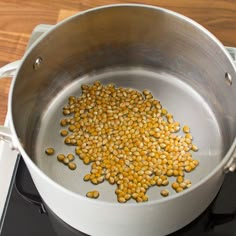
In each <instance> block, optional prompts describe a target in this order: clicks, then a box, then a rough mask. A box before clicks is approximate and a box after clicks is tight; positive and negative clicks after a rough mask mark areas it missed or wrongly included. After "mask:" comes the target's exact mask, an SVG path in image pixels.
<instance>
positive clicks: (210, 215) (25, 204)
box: [0, 25, 236, 236]
mask: <svg viewBox="0 0 236 236" xmlns="http://www.w3.org/2000/svg"><path fill="white" fill-rule="evenodd" d="M50 27H51V26H50V25H39V26H37V27H36V28H35V29H34V31H33V32H32V36H31V39H30V41H29V44H28V46H30V45H31V44H32V43H33V42H34V41H35V40H37V38H38V37H39V36H41V35H42V34H43V33H45V32H46V31H47V30H48V29H50ZM227 50H228V51H229V53H230V55H231V56H232V58H233V59H234V60H235V61H236V48H229V47H227ZM5 125H6V126H7V125H8V119H7V118H6V122H5ZM196 201H201V199H196ZM180 214H181V213H180ZM91 227H92V222H91ZM16 235H24V236H32V235H34V236H39V235H40V236H42V235H44V236H84V235H86V234H84V233H82V232H79V231H77V230H75V229H73V228H72V227H70V226H69V225H67V224H66V223H65V222H63V221H62V220H61V219H59V218H58V217H57V216H56V215H55V214H54V213H53V212H52V211H51V210H50V209H49V208H48V207H47V206H46V205H45V204H44V202H43V201H42V199H41V197H40V195H39V194H38V192H37V189H36V187H35V185H34V183H33V181H32V179H31V176H30V174H29V171H28V169H27V167H26V165H25V163H24V161H23V159H22V157H21V156H20V155H19V154H18V153H17V152H15V151H12V150H11V149H10V147H9V144H7V143H3V142H1V143H0V236H16ZM180 235H181V236H185V235H203V236H204V235H208V236H221V235H222V236H236V174H235V173H228V174H226V176H225V180H224V183H223V185H222V187H221V189H220V191H219V193H218V195H217V196H216V198H215V199H214V201H213V202H212V203H211V205H210V206H209V207H208V208H207V209H206V210H205V211H204V212H203V213H202V214H201V215H200V216H199V217H198V218H197V219H196V220H194V221H193V222H192V223H190V224H189V225H187V226H185V227H184V228H182V229H181V230H179V231H177V232H175V233H172V234H170V235H169V236H180Z"/></svg>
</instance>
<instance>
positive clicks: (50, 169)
mask: <svg viewBox="0 0 236 236" xmlns="http://www.w3.org/2000/svg"><path fill="white" fill-rule="evenodd" d="M97 80H98V81H101V83H102V84H104V85H105V84H109V83H114V84H116V86H118V87H130V88H134V89H137V90H140V91H142V90H143V89H149V90H150V91H151V92H152V93H153V94H154V96H155V97H156V98H157V99H158V100H160V101H161V102H162V105H163V106H164V107H165V108H167V110H168V111H170V112H171V113H172V114H173V115H174V118H175V119H176V120H177V121H179V122H180V123H181V124H182V125H184V124H187V125H189V126H190V127H191V132H192V134H193V137H194V142H195V144H196V145H197V146H199V152H197V153H196V154H195V153H194V157H195V158H197V159H199V160H200V163H201V164H200V165H199V167H198V168H197V169H196V171H194V172H192V173H189V174H186V176H187V178H190V179H191V180H192V181H193V184H194V183H197V182H199V181H200V180H201V179H202V178H203V177H205V175H206V174H207V173H210V172H211V171H212V170H213V169H214V168H215V167H216V166H217V164H218V163H219V162H220V160H221V158H222V155H223V152H224V146H223V140H222V136H221V132H220V127H219V124H218V123H217V120H216V117H215V115H214V113H213V112H212V110H211V108H210V107H209V105H208V104H207V103H206V102H205V101H204V99H203V98H202V97H201V96H199V94H198V93H197V92H196V91H194V90H193V88H191V87H190V86H189V85H188V84H187V83H184V82H183V81H182V80H181V79H179V78H178V77H176V75H175V74H168V73H166V71H162V70H159V71H155V70H151V69H148V68H141V67H138V68H135V67H130V68H113V69H109V70H105V71H103V72H100V73H94V74H91V75H86V76H84V77H80V78H79V79H77V80H75V81H74V82H73V83H72V84H70V85H69V86H68V87H66V88H64V89H63V90H62V91H61V93H59V94H58V95H57V96H56V97H55V98H54V99H53V100H52V102H51V103H50V105H49V106H48V108H47V110H46V112H45V113H44V115H43V116H42V118H41V123H40V124H39V127H40V128H39V130H38V134H37V139H36V141H35V143H34V146H33V147H32V148H33V150H34V151H35V153H34V157H35V162H36V164H37V166H39V168H40V169H42V170H43V172H44V173H47V175H48V176H49V177H50V178H52V179H53V180H55V181H56V182H57V183H59V184H60V185H62V186H64V187H66V188H68V189H70V190H72V191H74V192H77V193H80V194H81V195H85V194H86V193H87V192H88V191H89V190H90V189H91V188H94V185H92V184H91V183H88V182H84V180H83V176H84V175H85V174H87V173H89V171H90V166H86V165H84V164H83V162H82V161H81V160H80V159H79V158H78V157H77V158H76V163H77V166H78V168H77V170H76V171H70V170H69V169H68V168H67V167H65V166H64V165H62V164H61V163H59V162H58V161H57V160H56V157H48V156H47V155H46V154H45V149H46V148H47V147H53V148H55V150H56V153H65V154H68V153H75V147H74V146H67V145H65V144H64V139H63V138H62V137H61V135H60V130H61V129H62V127H61V126H60V120H61V119H62V118H63V117H64V116H63V115H62V107H63V106H64V105H65V104H67V99H68V97H69V96H71V95H73V96H79V95H80V93H81V91H80V87H81V84H84V83H89V84H91V83H93V82H94V81H97ZM199 121H201V122H199ZM206 131H207V132H206ZM209 140H210V141H209ZM75 179H76V181H75ZM174 179H175V178H174V177H173V178H171V181H174ZM96 189H98V190H99V191H100V193H101V194H100V195H101V197H100V198H99V199H98V200H102V201H104V200H105V201H111V202H117V200H116V195H115V194H114V190H115V187H114V186H112V185H110V184H108V183H103V184H100V185H98V186H96ZM159 191H160V189H159V188H151V189H150V190H149V191H148V196H149V200H155V199H158V198H160V199H161V198H162V197H161V195H160V194H159ZM169 191H170V192H171V194H176V193H175V191H173V189H172V188H171V187H169ZM130 202H132V201H130Z"/></svg>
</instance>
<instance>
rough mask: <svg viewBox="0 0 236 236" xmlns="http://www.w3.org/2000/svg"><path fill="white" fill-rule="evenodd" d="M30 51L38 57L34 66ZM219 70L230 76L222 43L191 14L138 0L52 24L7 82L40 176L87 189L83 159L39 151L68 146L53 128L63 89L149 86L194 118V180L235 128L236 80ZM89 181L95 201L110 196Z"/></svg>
mask: <svg viewBox="0 0 236 236" xmlns="http://www.w3.org/2000/svg"><path fill="white" fill-rule="evenodd" d="M37 58H41V59H42V63H41V66H40V67H39V68H38V69H37V70H35V67H34V66H33V65H34V63H35V61H36V60H37ZM226 72H228V73H230V74H231V76H232V78H233V80H235V70H234V68H233V66H232V63H231V62H230V61H229V59H228V57H227V55H226V54H225V52H224V51H223V50H222V46H221V45H220V44H219V43H218V42H217V41H216V40H215V39H214V37H212V36H211V35H210V34H209V33H207V32H206V31H205V30H204V29H202V28H201V27H199V26H198V25H196V24H195V23H194V22H192V21H191V20H189V19H186V18H184V17H182V16H180V15H177V14H175V13H172V12H169V11H166V10H164V9H159V8H155V7H148V6H141V5H132V6H131V5H123V6H122V5H120V6H113V7H106V8H99V9H96V10H92V11H88V12H86V13H82V14H80V15H78V16H74V17H72V18H70V19H69V20H67V21H64V22H63V23H61V24H59V25H58V26H56V27H55V28H54V29H53V30H52V31H51V32H49V33H48V34H47V35H46V36H45V37H44V38H42V39H41V40H40V41H39V42H38V43H37V44H36V45H35V46H34V47H33V48H31V49H30V50H29V52H28V53H26V56H25V58H24V61H23V64H22V66H21V68H20V70H19V72H18V75H17V77H16V79H15V82H14V86H13V88H12V89H13V92H12V104H11V106H12V115H13V124H14V127H15V130H16V133H17V135H18V138H19V139H20V141H21V143H23V145H24V149H25V151H26V153H27V154H28V156H30V158H31V159H32V160H33V161H34V162H35V164H36V165H37V166H38V167H39V168H40V169H41V170H42V171H43V172H44V173H45V174H46V175H48V176H49V177H50V178H52V179H53V180H54V181H56V182H57V183H59V184H61V185H62V186H64V187H66V188H68V189H70V190H72V191H74V192H77V193H80V194H82V195H85V194H86V192H87V191H89V190H91V188H94V186H93V185H92V184H90V183H87V182H86V183H85V182H84V181H83V176H84V174H86V173H88V172H89V169H90V168H89V166H85V165H83V164H82V161H81V160H80V159H79V158H77V159H76V163H77V165H78V171H77V170H76V171H70V170H69V169H68V168H66V167H65V166H63V165H62V164H61V163H59V162H57V160H56V157H53V158H52V157H48V156H46V154H45V148H47V147H49V146H52V147H54V148H55V150H56V153H74V147H73V146H66V145H64V144H63V139H62V138H61V137H60V134H59V131H60V130H61V126H60V124H59V122H60V119H61V118H62V113H61V111H62V107H63V105H65V104H66V103H67V98H68V96H70V95H74V96H79V95H80V94H81V85H82V84H91V83H93V82H94V81H100V82H101V83H102V84H108V83H114V84H115V85H116V86H118V87H119V86H122V87H130V88H134V89H137V90H140V91H142V90H143V89H148V90H150V91H151V92H152V93H153V94H154V96H155V98H156V99H158V100H160V101H161V103H162V105H163V106H164V107H165V108H167V109H168V111H170V113H172V114H173V115H174V118H175V120H177V121H179V122H180V123H181V124H183V125H184V124H187V125H189V126H190V127H191V132H192V134H193V137H194V143H195V144H196V145H197V146H198V147H199V151H198V152H196V153H194V158H195V159H198V160H199V161H200V165H199V166H198V167H197V169H196V170H195V171H193V172H191V173H189V174H187V175H186V176H187V178H190V179H191V180H192V182H193V184H195V183H197V182H198V181H200V180H201V179H202V178H204V177H205V176H206V175H208V174H209V173H210V172H212V171H213V170H214V169H215V168H216V167H217V165H218V164H219V163H220V162H221V160H222V159H223V157H224V155H225V154H226V152H227V150H228V149H229V148H230V146H231V144H232V142H233V139H234V136H235V132H236V130H235V129H236V124H235V120H236V110H235V109H233V101H235V100H236V92H235V89H236V88H235V86H236V85H235V83H234V82H233V84H232V85H231V86H229V85H228V84H227V83H226V81H225V73H226ZM173 179H174V178H173ZM170 180H172V179H171V178H170ZM96 188H97V189H98V190H99V191H100V192H101V196H103V197H101V198H100V199H101V200H105V201H111V202H113V201H116V196H115V194H114V190H115V187H114V186H111V185H109V184H108V183H103V184H101V185H98V186H96ZM165 188H166V187H165ZM160 189H161V188H151V189H150V190H148V195H149V199H150V200H154V199H157V198H159V196H160V194H157V192H158V193H159V191H160ZM169 190H170V192H172V193H173V194H174V192H173V191H172V190H171V188H169Z"/></svg>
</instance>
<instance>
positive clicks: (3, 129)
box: [0, 125, 18, 151]
mask: <svg viewBox="0 0 236 236" xmlns="http://www.w3.org/2000/svg"><path fill="white" fill-rule="evenodd" d="M0 140H2V141H4V142H6V143H8V144H9V145H10V147H11V149H12V150H16V151H18V148H17V147H16V146H15V145H14V144H13V140H12V133H11V130H10V128H8V127H7V126H3V125H0Z"/></svg>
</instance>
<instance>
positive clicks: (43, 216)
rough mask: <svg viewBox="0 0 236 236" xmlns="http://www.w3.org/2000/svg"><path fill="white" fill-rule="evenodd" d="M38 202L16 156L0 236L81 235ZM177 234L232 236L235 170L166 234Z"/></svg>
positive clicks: (235, 205)
mask: <svg viewBox="0 0 236 236" xmlns="http://www.w3.org/2000/svg"><path fill="white" fill-rule="evenodd" d="M29 198H30V199H31V200H29ZM196 201H201V199H196ZM40 202H41V198H40V196H39V195H38V192H37V190H36V188H35V186H34V184H33V181H32V179H31V177H30V174H29V172H28V170H27V168H26V166H25V164H24V161H23V160H22V158H20V157H18V162H17V166H16V169H15V174H14V176H13V179H12V184H11V188H10V189H9V194H8V203H7V204H6V206H5V214H4V216H3V217H2V219H1V222H0V227H1V228H0V230H1V231H0V232H1V233H0V235H1V236H18V235H19V236H42V235H43V236H84V235H85V234H83V233H81V232H78V231H76V230H74V229H72V228H71V227H70V226H68V225H67V224H65V223H64V222H63V221H61V220H60V219H59V218H58V217H57V216H56V215H54V213H53V212H51V211H50V209H48V208H47V207H45V205H43V204H41V203H40ZM183 207H184V206H183ZM180 214H181V213H180ZM91 227H92V222H91ZM179 235H183V236H186V235H203V236H204V235H208V236H210V235H211V236H236V173H229V174H227V175H226V177H225V180H224V183H223V186H222V188H221V190H220V192H219V194H218V196H217V197H216V199H215V200H214V201H213V202H212V204H211V205H210V206H209V207H208V208H207V210H206V211H205V212H204V213H202V215H201V216H199V217H198V218H197V219H196V220H195V221H193V222H192V223H190V224H189V225H187V226H186V227H184V228H182V229H181V230H179V231H177V232H175V233H173V234H171V235H169V236H179ZM124 236H126V235H124Z"/></svg>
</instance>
